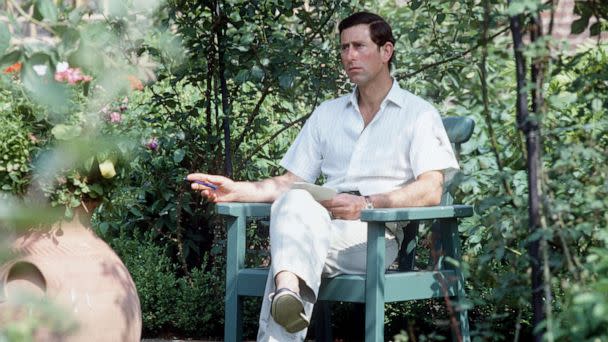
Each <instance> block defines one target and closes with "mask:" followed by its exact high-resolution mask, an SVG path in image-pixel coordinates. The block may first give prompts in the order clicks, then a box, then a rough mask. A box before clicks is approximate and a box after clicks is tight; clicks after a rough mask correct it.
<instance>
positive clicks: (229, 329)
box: [224, 293, 243, 342]
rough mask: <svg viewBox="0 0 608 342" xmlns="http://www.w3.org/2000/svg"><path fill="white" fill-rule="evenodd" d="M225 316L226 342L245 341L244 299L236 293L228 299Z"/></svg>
mask: <svg viewBox="0 0 608 342" xmlns="http://www.w3.org/2000/svg"><path fill="white" fill-rule="evenodd" d="M225 310H226V312H225V314H224V341H226V342H239V341H242V340H243V299H242V298H239V297H238V296H237V295H236V293H234V294H233V295H232V296H230V298H228V297H226V309H225Z"/></svg>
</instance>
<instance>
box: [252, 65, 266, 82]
mask: <svg viewBox="0 0 608 342" xmlns="http://www.w3.org/2000/svg"><path fill="white" fill-rule="evenodd" d="M251 76H253V77H254V78H255V79H256V80H257V81H259V80H261V79H262V78H263V77H264V70H262V69H261V68H260V67H259V66H257V65H254V66H253V67H252V68H251Z"/></svg>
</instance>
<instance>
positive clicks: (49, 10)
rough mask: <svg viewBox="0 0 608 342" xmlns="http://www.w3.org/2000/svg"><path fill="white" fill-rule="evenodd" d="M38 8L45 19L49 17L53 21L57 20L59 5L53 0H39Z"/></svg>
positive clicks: (37, 2)
mask: <svg viewBox="0 0 608 342" xmlns="http://www.w3.org/2000/svg"><path fill="white" fill-rule="evenodd" d="M36 8H37V9H38V11H39V12H40V14H42V16H43V17H44V19H48V20H49V21H50V22H52V23H55V22H57V7H55V5H54V4H53V2H52V1H51V0H37V1H36Z"/></svg>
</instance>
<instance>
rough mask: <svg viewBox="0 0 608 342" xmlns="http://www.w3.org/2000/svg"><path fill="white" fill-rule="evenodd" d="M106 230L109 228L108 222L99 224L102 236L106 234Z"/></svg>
mask: <svg viewBox="0 0 608 342" xmlns="http://www.w3.org/2000/svg"><path fill="white" fill-rule="evenodd" d="M108 228H110V224H109V223H108V222H101V223H100V224H99V231H100V232H101V234H102V235H105V234H106V233H107V232H108Z"/></svg>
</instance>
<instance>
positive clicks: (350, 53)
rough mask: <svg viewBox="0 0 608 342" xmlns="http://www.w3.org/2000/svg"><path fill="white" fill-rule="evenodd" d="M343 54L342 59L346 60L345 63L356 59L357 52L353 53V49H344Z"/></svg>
mask: <svg viewBox="0 0 608 342" xmlns="http://www.w3.org/2000/svg"><path fill="white" fill-rule="evenodd" d="M343 54H344V59H346V60H347V61H350V60H353V59H355V57H357V55H356V54H357V52H356V51H355V49H351V48H350V47H348V48H346V49H345V50H344V52H343Z"/></svg>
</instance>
